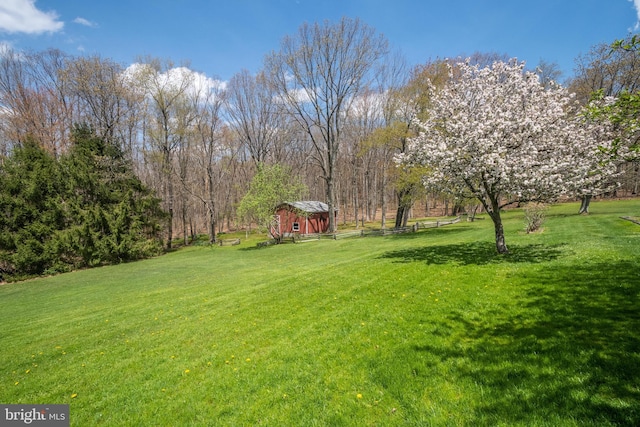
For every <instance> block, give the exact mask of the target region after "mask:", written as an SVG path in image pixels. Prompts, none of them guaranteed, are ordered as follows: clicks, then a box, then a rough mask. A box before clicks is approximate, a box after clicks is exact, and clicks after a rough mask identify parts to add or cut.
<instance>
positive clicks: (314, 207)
mask: <svg viewBox="0 0 640 427" xmlns="http://www.w3.org/2000/svg"><path fill="white" fill-rule="evenodd" d="M336 215H337V211H336V212H334V218H335V216H336ZM327 231H329V206H328V205H327V204H326V203H322V202H317V201H300V202H285V203H282V204H280V205H278V206H277V207H276V210H275V215H274V221H273V224H272V226H271V235H272V236H273V237H291V236H293V235H296V234H318V233H326V232H327Z"/></svg>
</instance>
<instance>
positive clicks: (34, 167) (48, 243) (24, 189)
mask: <svg viewBox="0 0 640 427" xmlns="http://www.w3.org/2000/svg"><path fill="white" fill-rule="evenodd" d="M62 182H63V181H62V179H61V177H60V169H59V168H58V165H57V163H56V160H55V159H54V157H53V156H52V155H51V154H50V153H48V152H47V151H45V150H44V148H43V147H42V146H41V145H40V143H39V142H38V141H36V140H34V139H33V138H26V139H25V141H24V143H23V144H21V145H19V146H17V147H16V149H15V150H14V151H13V152H12V155H11V156H10V157H9V158H8V159H6V160H5V161H4V163H3V166H2V168H1V169H0V209H1V210H2V213H3V214H2V215H0V274H1V275H2V276H3V277H2V279H6V278H8V276H14V277H20V276H21V275H34V274H42V273H44V272H45V271H50V272H53V271H56V270H60V269H61V268H62V267H61V265H60V263H59V262H58V259H57V248H56V246H57V245H56V242H55V240H54V239H53V237H54V235H55V233H56V232H57V231H58V230H61V229H62V228H64V215H63V211H62V207H61V206H60V204H59V199H60V196H61V193H62V188H61V184H62Z"/></svg>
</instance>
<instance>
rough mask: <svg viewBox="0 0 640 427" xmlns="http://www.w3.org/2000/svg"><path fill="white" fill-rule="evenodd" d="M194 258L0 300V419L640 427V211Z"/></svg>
mask: <svg viewBox="0 0 640 427" xmlns="http://www.w3.org/2000/svg"><path fill="white" fill-rule="evenodd" d="M577 209H578V206H577V205H575V204H568V205H560V206H555V207H553V208H552V209H551V211H550V212H549V217H548V220H547V222H546V224H545V225H544V232H542V233H538V234H530V235H527V234H525V233H523V231H522V230H523V229H524V224H523V218H522V212H521V211H511V212H508V213H507V214H506V215H505V218H506V219H505V229H506V233H507V234H506V238H507V244H508V245H509V247H510V249H511V251H512V254H510V255H508V256H506V257H498V256H496V255H495V249H494V243H493V226H492V223H491V221H490V220H488V219H487V220H484V221H477V222H474V223H458V224H454V225H450V226H447V227H444V228H440V229H429V230H422V231H420V232H418V233H414V234H406V235H397V236H389V237H365V238H353V239H344V240H338V241H330V240H326V241H325V240H322V241H317V242H310V243H300V244H285V245H279V246H272V247H267V248H260V249H258V248H256V247H254V246H253V245H251V246H250V245H248V244H246V243H243V244H241V245H240V246H234V247H222V248H220V247H214V248H209V247H193V248H187V249H182V250H179V251H177V252H174V253H170V254H167V255H165V256H162V257H159V258H156V259H150V260H146V261H141V262H136V263H130V264H124V265H118V266H110V267H104V268H98V269H92V270H86V271H79V272H74V273H69V274H64V275H59V276H55V277H49V278H44V279H38V280H32V281H28V282H22V283H16V284H10V285H4V286H0V304H1V305H0V307H1V309H0V325H2V328H1V329H0V343H2V352H0V402H3V403H69V404H70V405H71V425H77V426H87V425H108V426H111V425H157V426H161V425H167V426H169V425H181V426H188V425H193V426H200V425H273V426H283V425H296V426H300V425H333V426H338V425H379V426H393V425H398V426H400V425H421V426H423V425H509V426H512V425H549V426H551V425H553V426H558V425H599V426H601V425H637V424H640V268H639V266H640V226H638V225H636V224H633V223H632V222H629V221H624V220H621V219H620V218H619V217H620V216H625V215H628V216H634V215H636V216H637V214H638V212H639V211H640V200H632V201H621V202H594V203H593V204H592V212H593V213H592V214H591V215H589V216H578V215H575V214H574V212H577Z"/></svg>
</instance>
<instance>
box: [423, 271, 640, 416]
mask: <svg viewBox="0 0 640 427" xmlns="http://www.w3.org/2000/svg"><path fill="white" fill-rule="evenodd" d="M521 281H522V284H523V295H522V300H521V301H520V302H518V303H516V304H515V305H516V308H515V309H513V308H511V309H502V310H498V311H497V312H496V311H493V312H492V313H475V316H473V317H472V316H471V315H470V314H469V313H468V312H462V311H461V312H458V313H453V314H452V315H450V316H447V318H445V319H443V320H442V323H443V327H446V328H447V329H449V330H450V331H452V333H454V334H456V335H459V336H457V337H456V339H457V340H460V342H465V343H468V344H465V345H460V346H455V347H452V346H449V347H446V348H442V347H437V346H434V345H433V344H430V343H420V344H418V345H415V346H414V347H413V349H414V351H418V352H428V353H429V354H430V355H431V356H432V357H436V358H438V359H439V360H441V361H442V362H443V363H447V364H450V365H452V364H453V365H456V366H459V368H458V369H456V373H455V375H458V376H460V377H461V378H466V379H467V380H470V381H471V382H472V383H473V384H476V385H477V386H478V387H479V388H481V389H482V391H483V393H484V395H483V399H482V400H481V401H477V405H476V408H475V409H474V417H475V419H474V420H473V421H474V423H473V424H475V425H495V424H497V423H506V424H507V425H510V424H536V423H539V422H540V420H545V423H553V420H556V422H558V420H564V422H565V423H570V424H577V425H598V426H600V425H619V426H637V425H640V271H639V270H638V264H637V262H635V260H622V261H618V262H611V263H592V264H576V265H571V266H564V267H554V268H552V269H550V270H549V271H541V272H539V273H536V274H535V275H531V274H530V275H529V276H527V277H523V278H521ZM454 331H455V332H454Z"/></svg>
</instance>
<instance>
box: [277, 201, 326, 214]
mask: <svg viewBox="0 0 640 427" xmlns="http://www.w3.org/2000/svg"><path fill="white" fill-rule="evenodd" d="M283 205H290V206H293V207H294V208H296V209H299V210H301V211H303V212H307V213H320V212H329V206H328V205H327V204H326V203H322V202H318V201H315V200H303V201H298V202H285V203H283ZM281 206H282V205H281Z"/></svg>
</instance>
